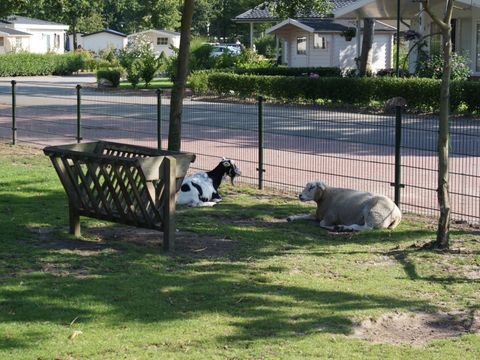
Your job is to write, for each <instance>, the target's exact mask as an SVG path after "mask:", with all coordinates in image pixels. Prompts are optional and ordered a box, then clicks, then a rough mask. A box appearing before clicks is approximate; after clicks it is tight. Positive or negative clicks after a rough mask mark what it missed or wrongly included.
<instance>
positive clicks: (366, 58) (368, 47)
mask: <svg viewBox="0 0 480 360" xmlns="http://www.w3.org/2000/svg"><path fill="white" fill-rule="evenodd" d="M374 27H375V20H374V19H370V18H367V19H364V20H363V41H362V53H361V54H360V68H359V69H358V70H359V73H360V76H365V75H367V74H368V73H370V72H371V71H372V70H371V67H372V46H373V33H374ZM357 36H360V34H357Z"/></svg>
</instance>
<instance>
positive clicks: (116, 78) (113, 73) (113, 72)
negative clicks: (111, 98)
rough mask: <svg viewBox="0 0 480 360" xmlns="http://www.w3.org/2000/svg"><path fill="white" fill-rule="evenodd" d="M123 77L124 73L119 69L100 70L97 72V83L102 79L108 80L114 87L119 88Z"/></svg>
mask: <svg viewBox="0 0 480 360" xmlns="http://www.w3.org/2000/svg"><path fill="white" fill-rule="evenodd" d="M121 75H122V71H121V69H119V68H116V69H100V70H97V82H99V80H100V79H107V80H109V81H110V82H111V83H112V85H113V87H118V85H119V84H120V77H121Z"/></svg>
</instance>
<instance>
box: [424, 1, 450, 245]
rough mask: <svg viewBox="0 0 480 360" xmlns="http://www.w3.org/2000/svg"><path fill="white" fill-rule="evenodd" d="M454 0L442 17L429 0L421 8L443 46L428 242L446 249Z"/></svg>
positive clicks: (448, 204) (448, 4)
mask: <svg viewBox="0 0 480 360" xmlns="http://www.w3.org/2000/svg"><path fill="white" fill-rule="evenodd" d="M454 3H455V0H446V2H445V5H446V6H445V13H444V17H443V19H439V18H438V17H436V16H435V15H434V14H433V13H432V11H431V9H430V4H429V1H423V5H424V8H425V11H426V12H427V13H428V14H429V15H430V17H431V18H432V20H433V21H434V22H435V23H436V24H438V25H439V27H440V29H441V31H442V49H443V74H442V84H441V88H440V115H439V129H438V189H437V196H438V204H439V206H440V218H439V220H438V228H437V239H436V241H435V242H433V243H431V244H430V247H433V248H436V249H448V247H449V237H450V217H451V204H450V193H449V170H448V163H449V160H448V144H449V129H448V121H449V117H450V76H451V72H452V70H451V61H450V59H451V55H452V25H451V22H452V14H453V6H454Z"/></svg>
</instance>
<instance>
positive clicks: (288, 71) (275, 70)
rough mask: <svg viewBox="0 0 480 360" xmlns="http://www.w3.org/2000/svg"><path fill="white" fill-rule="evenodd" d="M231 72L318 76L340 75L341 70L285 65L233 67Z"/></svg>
mask: <svg viewBox="0 0 480 360" xmlns="http://www.w3.org/2000/svg"><path fill="white" fill-rule="evenodd" d="M233 72H235V73H236V74H239V75H266V76H312V75H313V76H316V75H318V76H319V77H341V76H342V71H341V70H340V68H337V67H303V68H302V67H300V68H289V67H285V66H275V67H263V68H250V69H234V70H233Z"/></svg>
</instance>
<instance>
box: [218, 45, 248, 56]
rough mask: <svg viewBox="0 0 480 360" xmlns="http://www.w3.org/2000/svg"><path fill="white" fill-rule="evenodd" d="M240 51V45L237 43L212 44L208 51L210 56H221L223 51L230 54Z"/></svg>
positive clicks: (237, 53)
mask: <svg viewBox="0 0 480 360" xmlns="http://www.w3.org/2000/svg"><path fill="white" fill-rule="evenodd" d="M241 51H242V49H241V47H240V45H237V44H222V45H213V46H212V51H211V53H210V56H211V57H217V56H221V55H222V54H224V53H225V52H226V53H228V54H230V55H240V52H241Z"/></svg>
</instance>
